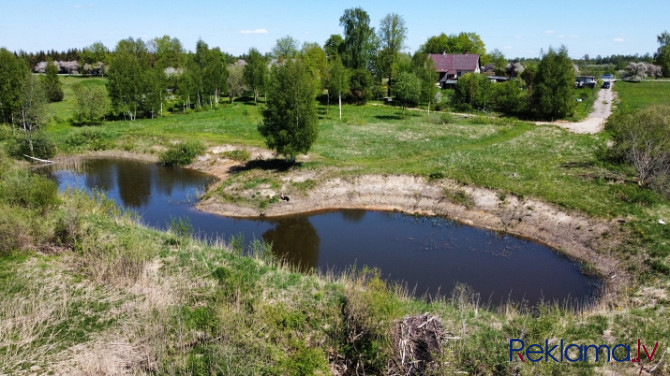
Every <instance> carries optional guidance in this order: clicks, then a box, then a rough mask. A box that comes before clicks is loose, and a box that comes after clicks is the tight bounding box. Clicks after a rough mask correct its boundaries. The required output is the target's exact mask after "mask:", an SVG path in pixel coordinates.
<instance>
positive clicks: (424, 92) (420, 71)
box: [412, 52, 438, 113]
mask: <svg viewBox="0 0 670 376" xmlns="http://www.w3.org/2000/svg"><path fill="white" fill-rule="evenodd" d="M412 65H413V67H414V72H415V74H416V76H417V78H418V79H419V81H420V82H421V95H420V98H419V100H420V101H422V102H425V103H428V106H427V108H428V113H430V103H431V102H432V101H433V98H435V94H436V92H437V87H436V86H435V83H436V82H437V77H438V75H437V71H436V70H435V63H433V59H431V58H430V57H429V56H428V55H426V54H424V53H421V52H417V53H415V54H414V56H413V57H412Z"/></svg>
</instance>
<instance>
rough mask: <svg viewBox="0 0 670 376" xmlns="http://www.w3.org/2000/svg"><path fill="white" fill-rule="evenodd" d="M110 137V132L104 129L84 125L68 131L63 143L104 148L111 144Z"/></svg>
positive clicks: (75, 146) (89, 148) (95, 148)
mask: <svg viewBox="0 0 670 376" xmlns="http://www.w3.org/2000/svg"><path fill="white" fill-rule="evenodd" d="M110 139H111V134H109V132H107V131H105V130H104V129H99V128H89V127H84V128H82V129H80V130H78V131H75V132H72V133H70V134H69V135H68V137H67V138H66V139H65V144H66V145H68V146H71V147H73V148H82V149H87V150H105V149H108V148H109V147H110V145H111V142H110Z"/></svg>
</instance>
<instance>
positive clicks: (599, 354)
mask: <svg viewBox="0 0 670 376" xmlns="http://www.w3.org/2000/svg"><path fill="white" fill-rule="evenodd" d="M631 348H632V349H633V350H632V352H631ZM656 348H658V342H656V344H655V345H654V349H653V350H652V351H651V354H650V353H649V351H647V346H645V345H643V344H642V341H641V340H639V339H638V340H637V349H636V348H635V345H633V346H628V345H624V344H618V345H615V346H614V347H610V346H608V345H578V344H574V343H570V344H565V343H563V340H561V342H560V343H558V344H555V345H553V346H550V345H549V340H548V339H547V340H545V341H544V346H542V344H532V345H529V346H528V347H526V343H525V342H524V341H523V340H520V339H510V340H509V361H510V362H512V361H515V360H516V361H519V360H520V361H522V362H524V363H525V362H527V361H530V362H532V363H537V362H541V361H544V362H549V361H552V362H564V361H568V362H572V363H574V362H589V361H591V362H594V361H595V362H602V361H605V362H611V361H615V362H633V363H640V361H641V360H644V358H645V357H646V358H647V359H648V360H649V361H650V362H651V361H652V359H654V354H656ZM635 350H637V353H636V352H635ZM631 357H632V358H631Z"/></svg>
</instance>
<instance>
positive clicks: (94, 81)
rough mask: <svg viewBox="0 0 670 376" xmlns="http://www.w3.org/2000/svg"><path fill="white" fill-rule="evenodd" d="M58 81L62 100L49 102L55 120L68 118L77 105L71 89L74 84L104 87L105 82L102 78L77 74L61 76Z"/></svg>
mask: <svg viewBox="0 0 670 376" xmlns="http://www.w3.org/2000/svg"><path fill="white" fill-rule="evenodd" d="M60 81H61V82H62V83H63V93H64V94H65V97H64V99H63V101H62V102H56V103H51V104H50V105H49V110H50V112H51V116H53V117H57V119H56V120H57V121H63V120H68V119H70V118H71V117H72V115H73V114H74V111H75V107H76V105H77V104H76V102H75V99H74V92H73V91H72V88H73V87H74V85H76V84H81V85H83V86H103V87H104V86H105V83H106V82H107V81H106V80H105V79H104V78H93V77H79V76H61V77H60Z"/></svg>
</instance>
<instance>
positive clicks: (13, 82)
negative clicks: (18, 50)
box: [0, 48, 30, 124]
mask: <svg viewBox="0 0 670 376" xmlns="http://www.w3.org/2000/svg"><path fill="white" fill-rule="evenodd" d="M29 75H30V71H29V70H28V67H27V66H26V65H25V64H24V63H23V61H22V60H21V59H19V58H18V57H16V56H15V55H14V54H13V53H11V52H10V51H8V50H7V49H5V48H0V122H2V123H7V124H16V123H17V122H19V121H20V120H19V119H20V113H21V89H22V88H23V83H24V81H25V80H26V79H27V78H28V76H29Z"/></svg>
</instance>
